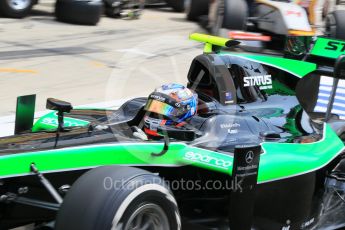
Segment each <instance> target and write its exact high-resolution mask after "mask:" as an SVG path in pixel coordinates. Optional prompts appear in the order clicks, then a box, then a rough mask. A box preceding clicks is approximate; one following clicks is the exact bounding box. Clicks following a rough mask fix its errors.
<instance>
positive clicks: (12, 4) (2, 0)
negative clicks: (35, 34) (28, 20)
mask: <svg viewBox="0 0 345 230" xmlns="http://www.w3.org/2000/svg"><path fill="white" fill-rule="evenodd" d="M33 4H34V1H33V0H0V13H1V15H2V16H5V17H9V18H23V17H26V16H27V15H28V14H29V13H30V11H31V9H32V6H33Z"/></svg>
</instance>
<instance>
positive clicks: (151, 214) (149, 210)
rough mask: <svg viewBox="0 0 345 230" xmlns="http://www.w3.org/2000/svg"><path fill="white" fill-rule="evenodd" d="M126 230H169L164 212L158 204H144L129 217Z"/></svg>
mask: <svg viewBox="0 0 345 230" xmlns="http://www.w3.org/2000/svg"><path fill="white" fill-rule="evenodd" d="M124 229H125V230H169V229H170V227H169V220H168V217H167V215H166V214H165V212H164V210H163V209H162V208H161V207H159V206H158V205H156V204H151V203H150V204H143V205H141V206H139V207H138V208H137V209H136V210H135V211H134V212H133V214H132V215H131V216H130V217H129V219H128V222H127V224H126V226H125V228H124Z"/></svg>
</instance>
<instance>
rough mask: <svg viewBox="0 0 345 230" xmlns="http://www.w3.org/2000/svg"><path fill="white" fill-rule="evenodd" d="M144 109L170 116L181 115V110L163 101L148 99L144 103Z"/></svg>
mask: <svg viewBox="0 0 345 230" xmlns="http://www.w3.org/2000/svg"><path fill="white" fill-rule="evenodd" d="M145 110H146V111H149V112H152V113H158V114H161V115H164V116H166V117H170V118H171V117H178V116H180V115H181V111H179V109H177V108H174V107H173V106H171V105H168V104H166V103H164V102H161V101H157V100H150V99H149V100H148V101H147V103H146V106H145Z"/></svg>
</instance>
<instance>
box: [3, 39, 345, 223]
mask: <svg viewBox="0 0 345 230" xmlns="http://www.w3.org/2000/svg"><path fill="white" fill-rule="evenodd" d="M191 39H193V40H196V41H200V42H203V43H205V48H204V54H202V55H199V56H197V57H195V59H194V60H193V62H192V64H191V67H190V70H189V73H188V87H189V88H191V89H193V90H195V92H197V94H198V97H199V105H198V113H197V115H196V116H194V117H193V118H191V119H190V120H189V121H188V122H187V123H186V125H185V126H182V127H175V128H174V127H166V128H164V127H161V128H160V129H159V132H161V133H163V134H165V135H164V138H162V139H158V140H157V139H155V140H144V139H145V138H141V136H140V135H138V133H139V134H140V130H141V128H142V127H141V121H142V118H143V116H144V115H145V111H144V105H145V103H146V100H147V99H146V98H136V99H132V100H130V101H128V102H126V103H125V104H123V105H122V106H121V107H120V108H119V109H117V110H104V109H73V108H72V106H71V104H70V103H68V102H63V101H59V100H56V99H48V100H47V108H49V109H52V110H54V112H52V113H48V114H47V115H45V116H42V117H41V118H40V119H39V120H38V121H36V122H35V123H34V124H33V113H34V99H35V96H24V97H19V98H18V105H17V118H16V130H15V133H16V134H15V135H13V136H8V137H3V138H0V229H11V228H14V227H18V226H22V225H25V224H28V223H35V226H36V230H38V229H50V228H51V229H56V230H114V229H126V230H127V229H155V230H156V229H164V230H167V229H171V230H175V229H181V228H182V229H197V228H198V229H229V228H230V229H235V230H236V229H238V230H247V229H265V230H267V229H285V230H287V229H337V228H341V227H343V226H345V203H344V199H345V198H344V196H345V159H344V150H345V148H344V147H345V146H344V139H345V122H344V121H343V120H341V119H340V116H339V115H337V113H336V112H337V109H338V107H341V106H339V98H340V99H341V96H339V95H338V94H336V90H337V83H338V80H339V79H345V75H344V70H345V56H343V55H342V54H343V53H344V49H343V46H344V44H345V43H344V42H343V41H337V40H330V39H327V38H321V37H320V38H318V39H317V40H315V42H314V43H313V44H312V46H311V47H310V50H309V51H308V52H307V53H306V54H305V56H304V58H303V59H304V60H303V61H301V60H294V59H287V58H282V57H276V56H265V55H254V54H241V53H230V52H225V51H222V49H221V48H222V47H230V46H234V45H236V44H238V42H236V41H234V40H229V39H224V38H219V37H212V36H207V35H202V34H193V35H191ZM327 76H328V77H329V79H333V80H334V84H333V85H331V86H329V87H328V88H331V90H329V91H328V97H327V102H329V103H328V105H327V104H326V106H325V107H324V108H323V109H324V110H322V109H321V110H320V109H318V108H319V107H320V103H321V104H322V103H323V101H324V100H322V98H323V97H324V95H325V94H327V92H324V90H323V88H322V87H323V86H322V85H321V83H322V79H323V78H325V77H327ZM320 85H321V86H320ZM335 100H336V103H334V101H335Z"/></svg>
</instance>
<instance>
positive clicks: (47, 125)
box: [32, 112, 90, 132]
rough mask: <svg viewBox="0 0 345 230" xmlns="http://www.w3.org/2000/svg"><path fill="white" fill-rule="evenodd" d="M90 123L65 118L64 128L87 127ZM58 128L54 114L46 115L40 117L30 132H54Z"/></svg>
mask: <svg viewBox="0 0 345 230" xmlns="http://www.w3.org/2000/svg"><path fill="white" fill-rule="evenodd" d="M89 123H90V122H88V121H84V120H81V119H76V118H71V117H68V116H65V118H64V127H76V126H87V125H88V124H89ZM57 127H58V117H57V115H56V112H51V113H47V114H46V115H44V116H42V117H40V118H39V119H38V120H37V121H36V122H35V124H34V126H33V127H32V132H39V131H44V130H55V129H56V128H57Z"/></svg>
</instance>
